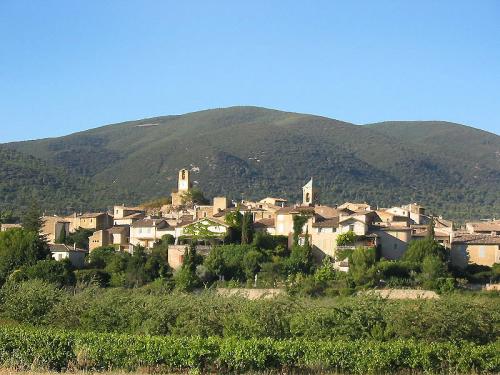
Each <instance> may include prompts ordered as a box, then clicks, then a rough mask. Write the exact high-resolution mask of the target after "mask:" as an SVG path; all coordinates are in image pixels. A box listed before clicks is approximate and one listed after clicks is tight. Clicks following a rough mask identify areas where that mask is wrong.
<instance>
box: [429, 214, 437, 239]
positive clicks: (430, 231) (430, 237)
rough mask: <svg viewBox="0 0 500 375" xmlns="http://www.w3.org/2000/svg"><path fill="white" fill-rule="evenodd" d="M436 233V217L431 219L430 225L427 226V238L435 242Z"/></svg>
mask: <svg viewBox="0 0 500 375" xmlns="http://www.w3.org/2000/svg"><path fill="white" fill-rule="evenodd" d="M435 236H436V233H435V231H434V217H433V216H431V217H430V218H429V224H428V225H427V238H428V239H431V240H434V238H435Z"/></svg>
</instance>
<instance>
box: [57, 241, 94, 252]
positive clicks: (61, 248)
mask: <svg viewBox="0 0 500 375" xmlns="http://www.w3.org/2000/svg"><path fill="white" fill-rule="evenodd" d="M49 249H50V252H51V253H54V252H71V251H75V252H83V253H88V250H85V249H80V248H78V247H77V248H73V246H68V245H65V244H62V243H56V244H50V245H49Z"/></svg>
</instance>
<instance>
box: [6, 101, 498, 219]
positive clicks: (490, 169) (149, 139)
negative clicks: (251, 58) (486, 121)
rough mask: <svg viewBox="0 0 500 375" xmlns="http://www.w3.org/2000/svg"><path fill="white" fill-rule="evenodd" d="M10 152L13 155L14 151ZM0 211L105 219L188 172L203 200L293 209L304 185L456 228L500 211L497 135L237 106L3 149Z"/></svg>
mask: <svg viewBox="0 0 500 375" xmlns="http://www.w3.org/2000/svg"><path fill="white" fill-rule="evenodd" d="M12 150H15V153H14V151H12ZM0 164H1V165H2V166H3V165H7V166H8V168H7V169H6V168H0V173H1V176H0V177H1V178H0V191H1V193H2V194H1V198H0V199H2V201H1V204H2V206H3V207H4V208H14V209H18V208H19V207H21V208H22V206H23V205H25V204H26V201H27V200H29V199H30V197H42V204H43V208H44V209H46V210H49V211H50V210H52V211H55V210H69V209H78V208H80V207H84V208H86V209H88V210H91V209H103V208H106V207H107V206H110V205H112V204H114V203H118V202H119V203H127V204H138V203H141V202H144V201H148V200H151V199H155V198H160V197H165V196H168V195H169V194H170V191H171V190H172V189H174V188H175V183H176V178H177V171H178V169H180V168H183V167H187V168H190V169H191V170H192V172H193V175H194V177H193V179H194V180H195V184H197V185H198V186H199V187H200V188H201V189H202V190H203V191H204V192H205V193H206V195H207V196H209V197H210V196H215V195H227V196H229V197H230V198H233V199H241V198H247V199H253V198H262V197H264V196H266V195H273V196H282V197H285V198H288V199H289V200H290V202H291V203H293V202H296V201H298V200H299V199H300V193H301V186H302V185H303V184H304V183H305V182H307V180H308V179H309V178H310V177H314V180H315V184H317V186H318V187H319V189H320V191H321V202H322V203H324V204H338V203H342V202H343V201H346V200H356V201H367V202H369V203H371V204H372V205H374V206H377V205H378V206H386V205H392V204H403V203H408V202H411V201H418V202H420V203H421V204H423V205H426V206H427V207H428V208H429V210H430V211H431V212H432V213H434V214H443V215H445V216H447V217H449V218H451V219H454V220H467V219H475V218H480V217H481V218H487V217H492V216H494V215H495V214H498V212H500V192H499V189H498V186H500V137H499V136H498V135H495V134H492V133H488V132H484V131H481V130H477V129H474V128H471V127H467V126H463V125H459V124H453V123H447V122H401V121H400V122H387V123H380V124H370V125H363V126H361V125H353V124H350V123H346V122H341V121H337V120H333V119H329V118H324V117H319V116H312V115H304V114H297V113H289V112H281V111H275V110H268V109H264V108H256V107H232V108H226V109H216V110H208V111H201V112H195V113H189V114H186V115H181V116H165V117H156V118H150V119H144V120H139V121H130V122H125V123H121V124H114V125H108V126H104V127H101V128H97V129H92V130H88V131H85V132H80V133H75V134H72V135H68V136H65V137H60V138H53V139H42V140H37V141H29V142H17V143H10V144H4V145H1V148H0Z"/></svg>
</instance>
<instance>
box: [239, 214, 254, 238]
mask: <svg viewBox="0 0 500 375" xmlns="http://www.w3.org/2000/svg"><path fill="white" fill-rule="evenodd" d="M252 240H253V216H252V213H251V212H245V214H244V215H243V219H242V221H241V244H242V245H246V244H249V243H250V242H252Z"/></svg>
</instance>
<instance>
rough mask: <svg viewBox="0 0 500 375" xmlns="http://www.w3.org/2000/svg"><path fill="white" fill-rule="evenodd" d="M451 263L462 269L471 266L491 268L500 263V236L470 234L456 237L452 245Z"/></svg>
mask: <svg viewBox="0 0 500 375" xmlns="http://www.w3.org/2000/svg"><path fill="white" fill-rule="evenodd" d="M451 262H452V264H453V265H455V266H457V267H460V268H465V267H467V265H469V264H478V265H482V266H488V267H491V266H493V265H494V264H495V263H500V236H496V235H494V236H492V235H485V234H468V235H461V236H457V237H455V238H454V239H453V241H452V243H451Z"/></svg>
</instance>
